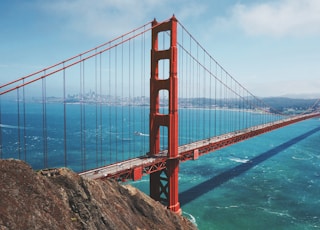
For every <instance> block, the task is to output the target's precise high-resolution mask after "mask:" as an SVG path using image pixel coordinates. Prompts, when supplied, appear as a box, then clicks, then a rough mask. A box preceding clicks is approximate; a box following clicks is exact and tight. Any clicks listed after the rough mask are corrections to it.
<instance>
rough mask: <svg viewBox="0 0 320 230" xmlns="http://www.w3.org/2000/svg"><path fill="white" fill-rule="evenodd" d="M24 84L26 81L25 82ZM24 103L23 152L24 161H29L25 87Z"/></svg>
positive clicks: (24, 93)
mask: <svg viewBox="0 0 320 230" xmlns="http://www.w3.org/2000/svg"><path fill="white" fill-rule="evenodd" d="M22 83H23V84H24V79H23V82H22ZM22 97H23V98H22V103H23V151H24V161H27V130H26V123H27V120H26V92H25V87H23V88H22Z"/></svg>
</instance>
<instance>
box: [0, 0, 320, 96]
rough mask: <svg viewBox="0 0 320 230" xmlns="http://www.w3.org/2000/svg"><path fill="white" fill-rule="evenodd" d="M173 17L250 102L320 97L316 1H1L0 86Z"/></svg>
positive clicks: (319, 9) (319, 3) (319, 16)
mask: <svg viewBox="0 0 320 230" xmlns="http://www.w3.org/2000/svg"><path fill="white" fill-rule="evenodd" d="M173 14H174V15H175V16H176V18H177V19H178V20H179V22H180V23H181V24H182V25H183V26H184V27H186V28H187V30H188V31H189V32H190V33H191V34H192V35H193V36H194V37H195V38H196V39H197V40H198V41H199V42H200V44H201V45H202V46H203V47H205V48H206V50H207V51H208V52H209V53H210V54H211V55H212V56H213V57H214V58H215V59H216V60H217V61H218V62H219V63H220V64H221V65H222V66H223V67H224V68H225V69H226V70H227V71H228V72H229V73H230V74H231V75H232V76H233V77H234V78H235V79H237V81H239V82H240V83H241V84H242V85H243V86H245V87H246V88H247V89H248V90H249V91H250V92H252V93H253V94H254V95H256V96H261V97H269V96H287V95H291V96H292V95H310V94H312V95H314V94H316V95H318V96H319V97H320V65H319V64H320V42H319V41H320V1H319V0H264V1H262V0H242V1H241V0H228V1H221V0H202V1H200V0H175V1H172V0H161V1H160V0H136V1H134V0H117V1H112V0H55V1H52V0H28V1H24V0H2V1H1V3H0V84H4V83H6V82H8V81H11V80H14V79H17V78H20V77H23V76H25V75H27V74H30V73H32V72H35V71H37V70H39V69H42V68H45V67H47V66H50V65H52V64H55V63H57V62H60V61H62V60H64V59H67V58H69V57H71V56H74V55H76V54H79V53H81V52H83V51H86V50H88V49H91V48H93V47H95V46H97V45H99V44H101V43H104V42H106V41H109V40H111V39H112V38H115V37H117V36H119V35H121V34H124V33H126V32H128V31H130V30H131V29H134V28H136V27H138V26H140V25H143V24H145V23H146V22H149V21H152V20H153V19H154V18H156V19H157V20H158V21H162V20H165V19H168V18H170V17H171V16H172V15H173Z"/></svg>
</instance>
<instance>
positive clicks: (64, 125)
mask: <svg viewBox="0 0 320 230" xmlns="http://www.w3.org/2000/svg"><path fill="white" fill-rule="evenodd" d="M63 149H64V154H63V155H64V167H67V166H68V163H67V161H68V160H67V105H66V70H65V68H64V62H63Z"/></svg>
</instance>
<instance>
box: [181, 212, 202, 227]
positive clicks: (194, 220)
mask: <svg viewBox="0 0 320 230" xmlns="http://www.w3.org/2000/svg"><path fill="white" fill-rule="evenodd" d="M182 215H183V216H185V217H186V218H187V219H188V220H190V221H191V223H193V224H194V225H195V226H198V225H197V221H196V218H195V217H194V216H193V215H191V214H190V213H188V212H185V211H182Z"/></svg>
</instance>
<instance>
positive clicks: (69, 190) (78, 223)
mask: <svg viewBox="0 0 320 230" xmlns="http://www.w3.org/2000/svg"><path fill="white" fill-rule="evenodd" d="M44 174H47V175H44ZM0 229H1V230H2V229H196V227H195V226H193V224H192V223H190V222H189V221H188V220H186V219H185V218H183V217H182V216H178V215H176V214H174V213H172V212H170V211H169V210H167V209H166V208H165V207H163V206H162V205H161V204H160V203H158V202H155V201H154V200H152V199H151V198H149V197H148V196H146V195H145V194H143V193H142V192H140V191H138V190H137V189H135V188H134V187H132V186H122V185H119V184H118V183H116V182H113V181H100V180H97V181H93V180H86V179H83V178H82V177H80V176H79V175H77V174H75V173H73V172H72V171H70V170H68V169H65V168H61V169H58V170H56V171H51V172H50V173H44V172H42V173H41V172H35V171H33V170H32V168H31V167H30V166H29V165H27V164H26V163H24V162H22V161H19V160H0Z"/></svg>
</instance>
